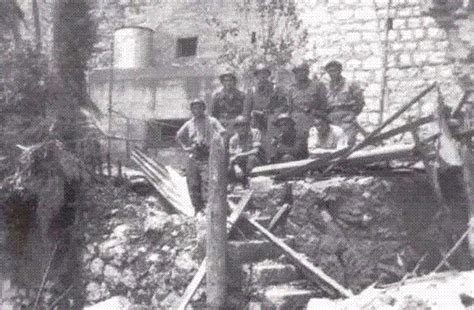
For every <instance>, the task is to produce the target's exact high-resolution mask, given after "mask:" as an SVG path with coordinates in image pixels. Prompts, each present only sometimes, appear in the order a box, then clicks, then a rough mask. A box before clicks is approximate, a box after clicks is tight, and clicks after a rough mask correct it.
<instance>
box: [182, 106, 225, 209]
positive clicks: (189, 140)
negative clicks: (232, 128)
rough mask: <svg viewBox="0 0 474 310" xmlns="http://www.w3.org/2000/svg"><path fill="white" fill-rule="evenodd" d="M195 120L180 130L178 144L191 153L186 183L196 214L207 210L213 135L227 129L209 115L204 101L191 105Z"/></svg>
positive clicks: (185, 124)
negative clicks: (206, 202)
mask: <svg viewBox="0 0 474 310" xmlns="http://www.w3.org/2000/svg"><path fill="white" fill-rule="evenodd" d="M190 108H191V113H192V114H193V117H192V118H191V119H190V120H188V121H187V122H186V123H184V125H183V126H182V127H181V128H180V129H179V130H178V132H177V134H176V141H177V142H178V143H179V145H180V146H181V147H182V148H183V150H185V151H186V152H188V153H189V158H188V163H187V167H186V181H187V183H188V190H189V196H190V197H191V202H192V204H193V206H194V209H195V210H196V212H198V211H200V210H201V209H203V208H204V206H205V198H207V197H206V195H207V181H208V170H209V167H208V160H209V147H210V144H211V139H212V135H213V134H214V133H219V134H223V133H225V129H224V127H222V125H221V124H220V123H219V121H218V120H216V119H215V118H214V117H211V116H208V115H206V104H205V102H204V100H202V99H195V100H193V101H191V102H190Z"/></svg>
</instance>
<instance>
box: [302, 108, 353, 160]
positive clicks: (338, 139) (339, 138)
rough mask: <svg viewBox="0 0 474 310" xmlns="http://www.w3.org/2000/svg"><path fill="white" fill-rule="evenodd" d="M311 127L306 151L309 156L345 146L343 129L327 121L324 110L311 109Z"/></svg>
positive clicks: (315, 155)
mask: <svg viewBox="0 0 474 310" xmlns="http://www.w3.org/2000/svg"><path fill="white" fill-rule="evenodd" d="M313 117H314V120H313V127H311V128H310V129H309V134H308V153H309V156H310V157H318V156H319V155H324V154H328V153H333V152H336V151H339V150H341V149H343V148H345V147H347V136H346V134H345V133H344V130H343V129H342V128H341V127H339V126H336V125H332V124H330V123H329V118H328V115H327V114H326V113H324V112H321V111H317V110H314V111H313Z"/></svg>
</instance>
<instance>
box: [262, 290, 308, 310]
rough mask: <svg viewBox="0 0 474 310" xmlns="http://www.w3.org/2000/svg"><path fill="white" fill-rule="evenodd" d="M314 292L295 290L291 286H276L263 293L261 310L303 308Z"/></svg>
mask: <svg viewBox="0 0 474 310" xmlns="http://www.w3.org/2000/svg"><path fill="white" fill-rule="evenodd" d="M314 295H315V292H314V291H313V290H308V289H300V288H295V287H293V286H291V285H278V286H273V287H270V288H268V289H266V290H265V292H264V293H263V308H264V309H275V310H292V309H299V308H304V307H305V306H306V304H307V303H308V301H309V300H310V299H311V297H314Z"/></svg>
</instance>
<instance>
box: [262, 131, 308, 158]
mask: <svg viewBox="0 0 474 310" xmlns="http://www.w3.org/2000/svg"><path fill="white" fill-rule="evenodd" d="M276 139H277V140H276V141H275V150H274V155H273V156H272V158H271V162H272V163H279V162H288V161H293V160H299V159H304V158H306V157H308V150H307V136H306V135H305V134H299V133H297V131H296V129H295V128H293V129H292V130H291V131H290V132H288V133H286V134H282V135H281V136H278V137H277V138H276Z"/></svg>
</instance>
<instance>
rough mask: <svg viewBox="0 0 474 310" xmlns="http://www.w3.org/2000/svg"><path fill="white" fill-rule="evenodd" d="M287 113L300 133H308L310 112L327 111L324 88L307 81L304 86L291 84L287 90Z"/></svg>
mask: <svg viewBox="0 0 474 310" xmlns="http://www.w3.org/2000/svg"><path fill="white" fill-rule="evenodd" d="M288 93H289V96H288V97H289V112H290V113H291V117H292V118H293V120H294V121H295V123H296V126H297V127H296V128H297V130H298V131H300V132H305V131H308V130H309V128H310V127H311V126H312V124H313V118H312V117H311V111H312V110H321V111H324V110H326V109H327V97H326V96H327V92H326V86H324V84H323V83H322V82H319V81H312V80H310V79H308V81H307V82H306V84H304V85H302V86H298V85H297V84H296V83H295V84H292V85H291V86H290V89H289V92H288Z"/></svg>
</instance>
